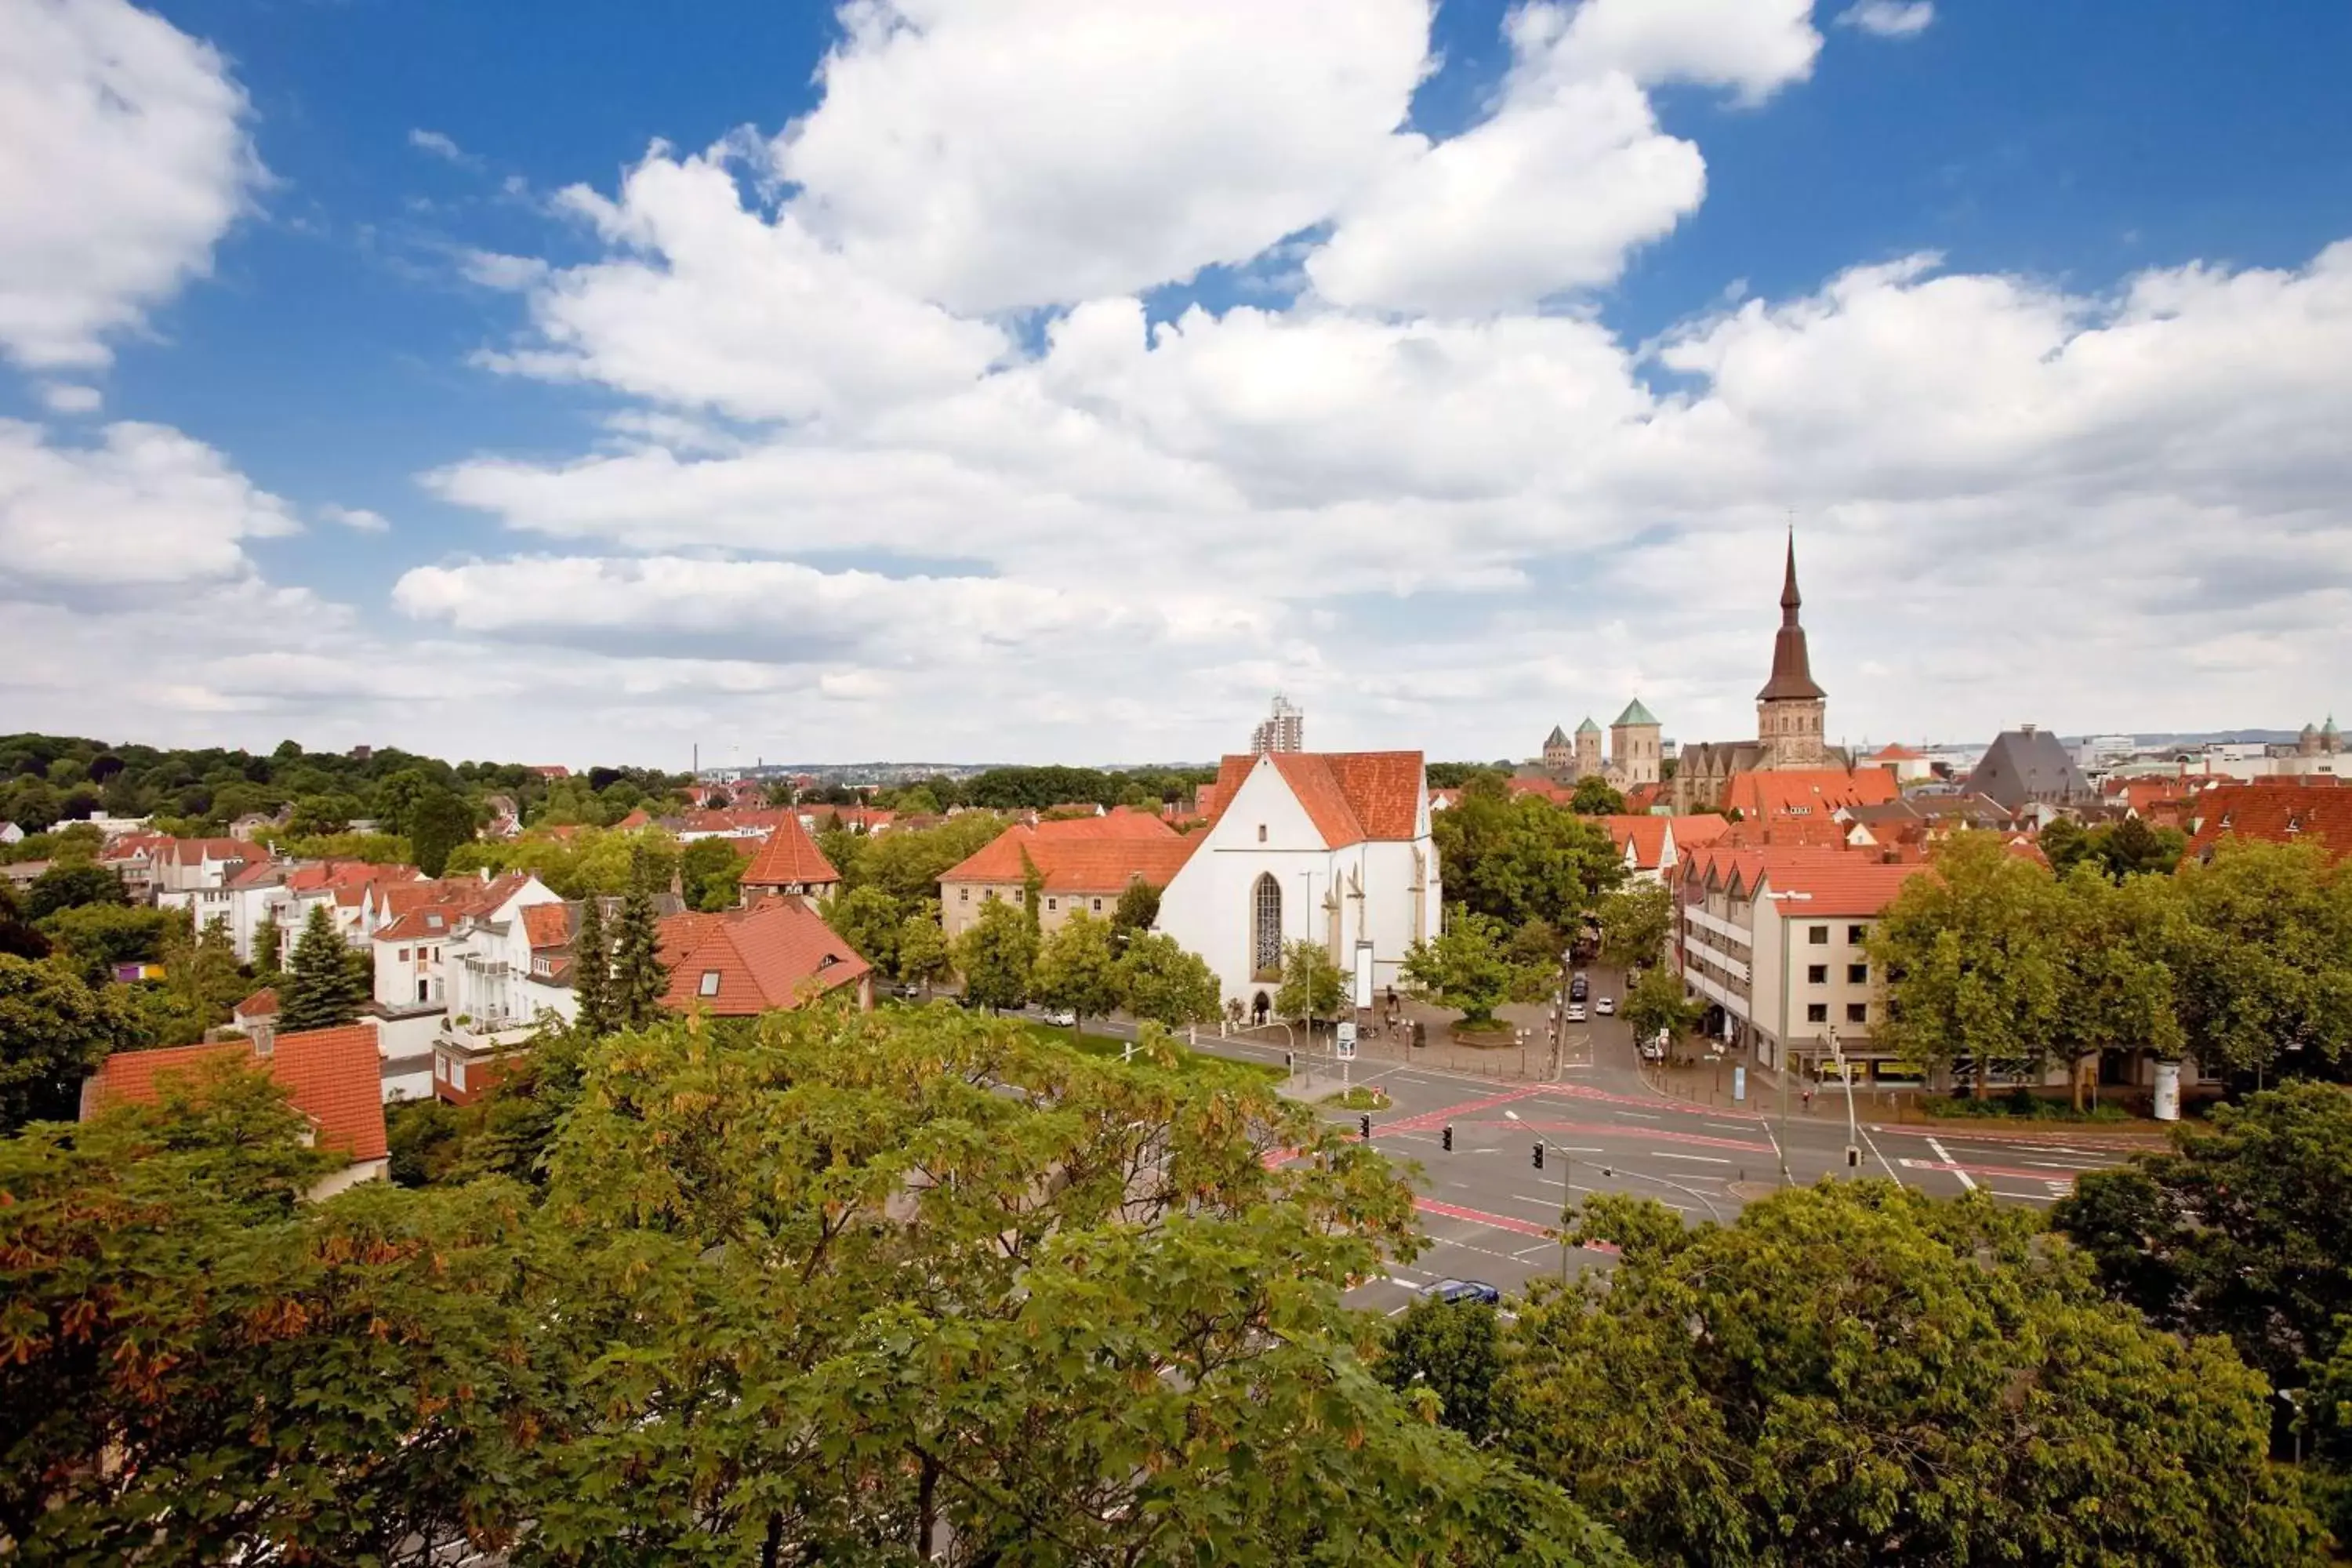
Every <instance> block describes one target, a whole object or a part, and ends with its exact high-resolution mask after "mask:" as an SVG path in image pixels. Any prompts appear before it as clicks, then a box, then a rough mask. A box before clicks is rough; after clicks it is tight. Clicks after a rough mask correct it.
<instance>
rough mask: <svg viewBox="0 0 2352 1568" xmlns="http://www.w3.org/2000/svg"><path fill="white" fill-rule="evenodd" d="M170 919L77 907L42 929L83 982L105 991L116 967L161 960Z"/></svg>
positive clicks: (125, 909) (164, 913) (128, 909)
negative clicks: (102, 987)
mask: <svg viewBox="0 0 2352 1568" xmlns="http://www.w3.org/2000/svg"><path fill="white" fill-rule="evenodd" d="M172 914H173V911H171V910H154V909H147V908H144V907H133V906H127V905H123V904H78V905H76V906H75V907H73V908H72V909H69V910H58V912H57V913H56V914H53V915H51V916H50V917H49V918H48V919H47V920H45V921H42V922H41V923H40V926H39V928H38V929H39V930H40V931H41V933H42V934H43V935H44V936H46V937H47V938H48V939H49V941H50V942H53V943H54V944H56V948H57V953H58V957H60V958H63V959H65V960H66V961H67V962H68V963H72V964H73V965H74V967H75V968H76V969H77V970H79V972H80V973H81V976H82V978H83V979H84V980H86V981H88V982H89V984H92V985H102V984H106V982H108V981H109V980H110V979H112V978H113V977H114V966H115V965H116V964H118V963H156V962H158V961H160V960H161V959H162V958H163V939H164V937H165V936H166V935H167V934H168V933H169V932H170V931H171V929H172Z"/></svg>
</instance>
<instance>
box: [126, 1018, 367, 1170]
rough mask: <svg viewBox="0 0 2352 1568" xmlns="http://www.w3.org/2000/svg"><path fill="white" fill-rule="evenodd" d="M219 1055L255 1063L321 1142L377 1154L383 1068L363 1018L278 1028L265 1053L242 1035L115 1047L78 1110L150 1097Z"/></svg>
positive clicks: (353, 1155)
mask: <svg viewBox="0 0 2352 1568" xmlns="http://www.w3.org/2000/svg"><path fill="white" fill-rule="evenodd" d="M224 1061H226V1062H242V1063H244V1064H246V1065H247V1066H253V1067H258V1068H262V1069H264V1070H266V1071H267V1072H268V1074H269V1076H270V1077H272V1078H274V1079H277V1080H278V1082H279V1083H280V1084H282V1085H284V1086H285V1089H286V1097H287V1098H288V1099H289V1100H291V1101H293V1104H294V1109H295V1110H299V1111H300V1112H301V1113H302V1114H303V1115H305V1116H307V1117H309V1118H310V1121H311V1123H312V1124H313V1125H314V1126H315V1127H316V1128H317V1129H318V1142H319V1146H320V1148H322V1149H331V1150H335V1151H338V1152H341V1153H342V1154H343V1155H344V1156H345V1157H346V1158H347V1159H351V1160H354V1161H358V1160H381V1159H383V1157H384V1154H385V1152H386V1151H387V1146H386V1144H385V1142H384V1131H383V1067H382V1062H381V1058H380V1057H379V1056H378V1054H377V1050H376V1039H375V1030H374V1028H373V1026H369V1025H366V1024H348V1025H345V1026H342V1027H341V1028H334V1029H309V1030H305V1031H303V1032H302V1033H300V1034H295V1035H280V1036H278V1038H277V1041H276V1043H275V1044H274V1045H273V1046H272V1047H270V1052H269V1055H268V1057H266V1058H257V1057H256V1056H255V1055H254V1050H253V1047H252V1045H251V1043H250V1042H247V1041H244V1040H224V1041H221V1042H219V1043H218V1044H215V1045H208V1046H176V1047H170V1048H168V1049H164V1050H156V1051H117V1052H115V1053H114V1054H113V1055H112V1056H110V1057H108V1058H106V1060H105V1061H104V1062H103V1063H101V1064H100V1067H99V1069H98V1071H97V1073H96V1074H95V1075H93V1076H92V1078H91V1079H90V1081H89V1085H88V1086H87V1087H86V1089H84V1091H83V1096H82V1115H83V1117H84V1118H85V1119H87V1118H88V1117H89V1116H90V1115H92V1114H94V1113H95V1112H96V1111H98V1110H102V1109H104V1108H105V1107H106V1106H107V1105H108V1104H110V1103H113V1104H124V1103H128V1104H152V1103H153V1102H154V1101H155V1100H158V1099H160V1098H161V1096H162V1084H161V1080H162V1079H163V1078H164V1077H165V1076H166V1075H170V1074H178V1073H190V1074H194V1073H198V1072H201V1071H203V1070H204V1069H205V1068H206V1067H207V1066H209V1065H210V1064H212V1063H214V1062H224Z"/></svg>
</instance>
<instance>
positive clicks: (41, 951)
mask: <svg viewBox="0 0 2352 1568" xmlns="http://www.w3.org/2000/svg"><path fill="white" fill-rule="evenodd" d="M51 948H52V943H51V942H50V941H49V939H48V938H47V937H45V936H43V935H42V934H41V933H40V932H39V931H36V930H34V929H33V924H32V922H31V921H27V920H26V918H25V907H24V905H23V904H22V903H20V902H19V901H18V900H17V898H16V889H14V888H12V887H10V886H9V885H8V884H7V883H5V882H0V953H6V954H7V955H8V956H9V957H11V958H35V959H38V958H47V957H48V956H49V953H50V951H51Z"/></svg>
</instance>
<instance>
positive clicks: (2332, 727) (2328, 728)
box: [2319, 713, 2336, 735]
mask: <svg viewBox="0 0 2352 1568" xmlns="http://www.w3.org/2000/svg"><path fill="white" fill-rule="evenodd" d="M2319 732H2320V733H2321V734H2323V735H2333V734H2334V733H2336V715H2335V714H2333V713H2330V714H2329V715H2328V716H2327V722H2326V723H2325V724H2322V725H2321V726H2320V727H2319Z"/></svg>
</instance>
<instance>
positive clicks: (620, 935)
mask: <svg viewBox="0 0 2352 1568" xmlns="http://www.w3.org/2000/svg"><path fill="white" fill-rule="evenodd" d="M654 875H655V873H654V861H653V857H652V856H651V855H650V854H649V853H648V852H647V851H646V850H645V849H644V848H643V847H639V848H638V849H637V850H636V851H635V858H634V859H633V860H632V863H631V876H630V878H629V890H628V892H627V894H626V895H625V897H624V898H623V899H622V900H621V916H620V919H619V920H617V921H614V926H613V1024H614V1027H615V1028H621V1029H642V1028H645V1027H646V1026H649V1025H651V1024H652V1023H653V1022H654V1021H655V1020H656V1018H659V1017H660V1016H661V1015H662V996H663V994H664V993H666V992H667V990H668V989H669V976H668V975H667V973H664V971H663V969H662V964H661V926H660V921H658V920H657V919H656V916H655V913H654V890H653V878H654Z"/></svg>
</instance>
